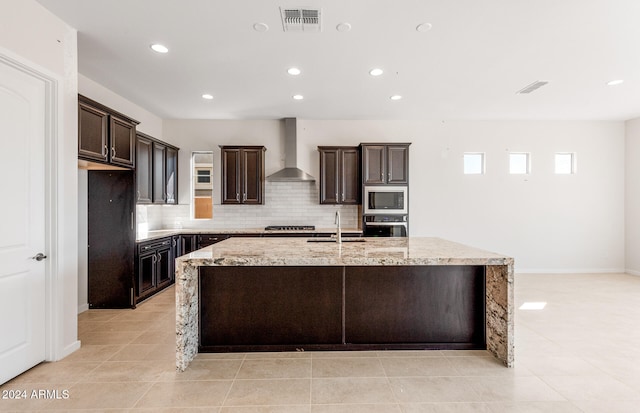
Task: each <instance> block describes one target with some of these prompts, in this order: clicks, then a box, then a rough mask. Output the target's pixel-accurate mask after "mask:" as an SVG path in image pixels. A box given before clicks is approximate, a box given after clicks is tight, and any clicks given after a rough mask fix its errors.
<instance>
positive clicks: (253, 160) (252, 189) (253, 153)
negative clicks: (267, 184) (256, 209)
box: [242, 149, 264, 204]
mask: <svg viewBox="0 0 640 413" xmlns="http://www.w3.org/2000/svg"><path fill="white" fill-rule="evenodd" d="M263 163H264V151H263V150H262V149H243V150H242V183H243V184H242V203H243V204H262V193H263V192H264V179H263V176H262V174H263V171H264V166H263Z"/></svg>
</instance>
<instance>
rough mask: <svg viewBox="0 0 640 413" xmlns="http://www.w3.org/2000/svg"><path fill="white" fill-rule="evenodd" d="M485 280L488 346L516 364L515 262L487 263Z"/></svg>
mask: <svg viewBox="0 0 640 413" xmlns="http://www.w3.org/2000/svg"><path fill="white" fill-rule="evenodd" d="M486 283H487V285H486V294H487V297H486V301H487V306H486V311H487V313H486V319H487V321H486V322H487V333H486V334H487V350H488V351H490V352H491V353H492V354H493V355H494V356H496V358H498V360H500V361H502V362H503V363H504V365H505V366H507V367H513V362H514V331H513V328H514V327H513V325H514V323H513V314H514V308H513V306H514V301H513V299H514V296H513V264H508V265H487V267H486Z"/></svg>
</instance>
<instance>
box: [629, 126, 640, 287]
mask: <svg viewBox="0 0 640 413" xmlns="http://www.w3.org/2000/svg"><path fill="white" fill-rule="evenodd" d="M639 161H640V118H638V119H633V120H629V121H627V122H626V139H625V217H626V233H625V264H626V269H627V272H628V273H630V274H635V275H640V162H639Z"/></svg>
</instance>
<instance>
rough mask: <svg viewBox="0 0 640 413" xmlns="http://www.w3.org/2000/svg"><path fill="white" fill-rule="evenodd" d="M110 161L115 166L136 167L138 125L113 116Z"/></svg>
mask: <svg viewBox="0 0 640 413" xmlns="http://www.w3.org/2000/svg"><path fill="white" fill-rule="evenodd" d="M110 141H111V147H110V148H109V160H110V162H111V163H112V164H114V165H120V166H125V167H128V168H133V167H134V166H135V141H136V125H134V124H133V123H131V122H128V121H126V120H124V119H121V118H118V117H117V116H113V115H111V122H110Z"/></svg>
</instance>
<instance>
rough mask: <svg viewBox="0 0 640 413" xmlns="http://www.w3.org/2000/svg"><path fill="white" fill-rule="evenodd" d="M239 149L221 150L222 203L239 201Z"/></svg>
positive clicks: (237, 202) (236, 202)
mask: <svg viewBox="0 0 640 413" xmlns="http://www.w3.org/2000/svg"><path fill="white" fill-rule="evenodd" d="M240 189H241V187H240V149H223V150H222V203H223V204H239V203H240V199H241V198H240V195H241V194H240Z"/></svg>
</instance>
